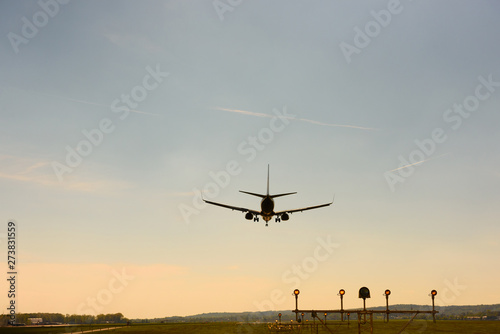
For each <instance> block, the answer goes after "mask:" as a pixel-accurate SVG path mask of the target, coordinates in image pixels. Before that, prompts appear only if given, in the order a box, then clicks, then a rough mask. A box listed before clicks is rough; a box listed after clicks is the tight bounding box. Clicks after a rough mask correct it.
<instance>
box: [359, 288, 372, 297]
mask: <svg viewBox="0 0 500 334" xmlns="http://www.w3.org/2000/svg"><path fill="white" fill-rule="evenodd" d="M359 298H363V299H366V298H370V289H368V288H367V287H366V286H364V287H362V288H361V289H359Z"/></svg>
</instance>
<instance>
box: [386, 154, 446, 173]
mask: <svg viewBox="0 0 500 334" xmlns="http://www.w3.org/2000/svg"><path fill="white" fill-rule="evenodd" d="M448 154H450V152H448V153H445V154H441V155H438V156H437V157H433V158H429V159H425V160H422V161H417V162H414V163H412V164H409V165H405V166H401V167H398V168H394V169H393V170H390V171H389V172H394V171H397V170H400V169H403V168H407V167H411V166H415V165H420V164H422V163H424V162H426V161H429V160H432V159H437V158H440V157H443V156H445V155H448Z"/></svg>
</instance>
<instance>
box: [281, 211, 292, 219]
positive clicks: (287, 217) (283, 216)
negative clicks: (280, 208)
mask: <svg viewBox="0 0 500 334" xmlns="http://www.w3.org/2000/svg"><path fill="white" fill-rule="evenodd" d="M288 219H290V216H289V215H288V213H286V212H285V213H284V214H282V215H281V220H288Z"/></svg>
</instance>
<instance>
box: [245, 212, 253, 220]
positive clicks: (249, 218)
mask: <svg viewBox="0 0 500 334" xmlns="http://www.w3.org/2000/svg"><path fill="white" fill-rule="evenodd" d="M245 219H248V220H252V219H253V215H252V214H251V213H250V212H247V213H246V214H245Z"/></svg>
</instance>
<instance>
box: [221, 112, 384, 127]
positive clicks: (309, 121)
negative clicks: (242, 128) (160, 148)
mask: <svg viewBox="0 0 500 334" xmlns="http://www.w3.org/2000/svg"><path fill="white" fill-rule="evenodd" d="M212 109H214V110H222V111H229V112H234V113H238V114H243V115H249V116H256V117H267V118H274V117H276V115H271V114H264V113H260V112H253V111H247V110H238V109H228V108H220V107H215V108H212ZM282 118H286V119H290V120H295V121H301V122H308V123H312V124H316V125H323V126H331V127H341V128H353V129H361V130H379V129H375V128H367V127H363V126H356V125H346V124H330V123H323V122H319V121H314V120H311V119H306V118H295V117H284V116H282Z"/></svg>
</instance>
